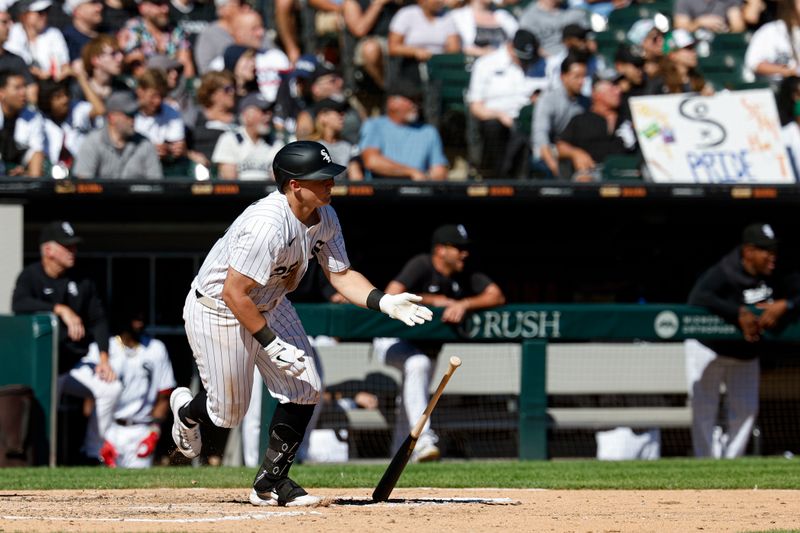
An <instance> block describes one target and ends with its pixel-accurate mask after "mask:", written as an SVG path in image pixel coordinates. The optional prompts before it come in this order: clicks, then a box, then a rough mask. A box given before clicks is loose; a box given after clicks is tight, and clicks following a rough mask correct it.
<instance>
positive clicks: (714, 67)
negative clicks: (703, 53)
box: [698, 54, 745, 90]
mask: <svg viewBox="0 0 800 533" xmlns="http://www.w3.org/2000/svg"><path fill="white" fill-rule="evenodd" d="M743 62H744V58H743V57H741V56H737V55H734V54H714V55H711V56H709V57H701V58H699V59H698V67H699V68H700V72H702V73H703V76H704V77H705V78H706V79H707V80H708V81H711V82H712V83H714V87H715V88H716V89H717V90H720V89H723V88H727V89H730V88H732V86H733V85H736V84H738V83H742V82H743V81H745V80H744V79H743V77H742V67H743Z"/></svg>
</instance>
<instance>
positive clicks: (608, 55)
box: [594, 31, 625, 65]
mask: <svg viewBox="0 0 800 533" xmlns="http://www.w3.org/2000/svg"><path fill="white" fill-rule="evenodd" d="M594 40H595V42H596V43H597V53H598V54H600V55H601V56H603V59H605V60H606V64H607V65H613V64H614V56H615V55H616V53H617V49H618V48H619V45H620V43H622V42H624V40H625V33H624V32H622V31H601V32H599V33H595V34H594Z"/></svg>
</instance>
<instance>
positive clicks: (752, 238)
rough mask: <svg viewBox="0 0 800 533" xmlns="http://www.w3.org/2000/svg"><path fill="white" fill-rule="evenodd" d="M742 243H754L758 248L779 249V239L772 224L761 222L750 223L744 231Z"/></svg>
mask: <svg viewBox="0 0 800 533" xmlns="http://www.w3.org/2000/svg"><path fill="white" fill-rule="evenodd" d="M742 244H752V245H753V246H755V247H757V248H763V249H764V250H770V251H775V250H777V249H778V239H777V238H776V237H775V232H774V231H773V230H772V226H770V225H769V224H764V223H763V222H759V223H756V224H750V225H749V226H747V227H746V228H744V231H742Z"/></svg>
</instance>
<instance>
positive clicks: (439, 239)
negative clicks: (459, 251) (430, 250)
mask: <svg viewBox="0 0 800 533" xmlns="http://www.w3.org/2000/svg"><path fill="white" fill-rule="evenodd" d="M431 241H432V244H433V245H434V246H435V245H437V244H449V245H450V246H455V247H456V248H466V247H468V246H469V245H470V244H472V241H471V240H470V239H469V236H468V235H467V229H466V228H465V227H464V225H463V224H446V225H444V226H439V227H438V228H436V230H435V231H434V232H433V238H432V239H431Z"/></svg>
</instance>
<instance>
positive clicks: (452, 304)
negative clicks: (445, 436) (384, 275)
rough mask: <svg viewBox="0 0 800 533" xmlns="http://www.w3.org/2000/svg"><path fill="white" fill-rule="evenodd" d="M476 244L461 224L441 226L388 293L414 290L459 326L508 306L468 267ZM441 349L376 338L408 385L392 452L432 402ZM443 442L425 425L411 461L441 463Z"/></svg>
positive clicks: (383, 356) (377, 350) (377, 349)
mask: <svg viewBox="0 0 800 533" xmlns="http://www.w3.org/2000/svg"><path fill="white" fill-rule="evenodd" d="M471 244H472V241H471V240H470V238H469V236H468V235H467V230H466V228H464V226H463V225H462V224H458V225H453V224H450V225H445V226H440V227H439V228H437V229H436V230H435V231H434V232H433V238H432V248H431V253H429V254H419V255H416V256H414V257H412V258H411V259H410V260H409V261H408V262H407V263H406V264H405V266H403V269H402V270H401V271H400V273H398V274H397V275H396V276H395V277H394V279H393V280H392V281H390V282H389V285H387V287H386V294H400V293H403V292H406V291H414V293H415V294H419V295H420V296H422V302H423V303H424V304H425V305H428V306H434V307H441V308H443V312H442V322H445V323H449V324H458V323H460V322H461V321H462V320H464V317H466V315H467V314H468V313H470V312H472V311H477V310H479V309H486V308H489V307H496V306H498V305H503V304H504V303H505V301H506V298H505V296H504V295H503V291H502V289H500V287H499V286H498V285H497V283H495V282H494V281H492V279H491V278H489V276H487V275H486V274H484V273H482V272H477V271H475V270H472V269H469V268H465V261H466V260H467V257H468V256H469V249H470V245H471ZM441 349H442V343H441V342H440V341H414V343H413V344H412V343H411V342H408V341H406V340H403V339H397V338H386V337H381V338H376V339H375V341H374V342H373V353H374V357H376V358H377V359H378V360H379V361H382V362H383V363H385V364H387V365H390V366H393V367H396V368H397V369H399V370H401V371H402V372H403V386H402V397H401V401H400V407H399V410H398V413H397V423H396V425H395V430H394V442H393V444H392V450H393V453H394V450H397V449H398V448H399V447H400V444H401V443H402V441H403V439H404V438H405V436H406V435H408V432H409V430H410V429H411V428H413V427H414V425H415V424H416V423H417V420H418V419H419V417H420V415H422V412H423V411H424V410H425V406H426V405H427V403H428V391H429V390H430V384H431V374H432V373H433V369H434V367H435V366H436V365H435V364H433V363H434V362H435V361H436V357H437V355H438V354H439V351H441ZM438 440H439V437H438V436H437V435H436V433H435V432H434V431H433V430H432V429H431V427H430V421H428V422H427V423H426V424H425V427H424V428H423V430H422V434H421V435H420V436H419V440H418V441H417V445H416V447H415V448H414V452H413V454H412V455H411V461H412V462H426V461H436V460H438V459H439V458H440V457H441V452H440V450H439V447H438V446H437V442H438Z"/></svg>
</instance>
